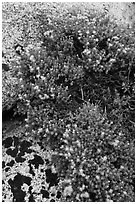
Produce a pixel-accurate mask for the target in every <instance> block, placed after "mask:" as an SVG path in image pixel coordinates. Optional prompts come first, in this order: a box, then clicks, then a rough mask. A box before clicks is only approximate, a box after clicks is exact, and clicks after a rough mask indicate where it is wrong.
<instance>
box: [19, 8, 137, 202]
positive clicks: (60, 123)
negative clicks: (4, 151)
mask: <svg viewBox="0 0 137 204" xmlns="http://www.w3.org/2000/svg"><path fill="white" fill-rule="evenodd" d="M63 8H64V7H63ZM53 11H54V9H53ZM53 11H52V12H51V11H50V10H49V11H48V9H45V10H43V13H41V11H40V10H38V12H37V13H36V14H35V13H33V18H34V19H36V21H35V22H36V24H35V23H34V24H35V34H36V35H35V36H37V39H36V43H35V45H34V44H33V45H30V44H29V32H25V35H27V37H26V39H28V43H26V46H24V52H22V54H21V59H20V71H19V73H18V76H19V80H20V83H21V88H20V90H19V102H18V112H19V113H22V112H23V113H25V114H27V117H26V136H29V135H31V136H33V137H35V138H37V139H38V140H42V142H43V144H44V145H45V146H49V147H50V148H51V149H52V150H54V155H53V164H54V165H56V168H57V169H58V172H59V174H60V177H63V178H65V179H66V180H67V179H68V180H69V181H70V180H71V183H70V185H71V186H68V185H67V184H65V183H64V182H66V180H65V181H64V182H62V184H61V188H62V189H63V190H64V196H65V197H66V198H64V199H66V200H67V201H111V200H113V201H131V199H132V198H133V197H134V179H133V176H134V166H133V163H134V153H133V151H134V149H132V150H133V151H132V152H130V156H129V155H127V153H128V152H129V151H130V144H132V145H131V146H132V148H133V146H134V143H133V141H134V101H135V99H134V82H135V79H134V73H135V55H134V54H135V53H134V52H135V50H134V30H132V29H129V28H126V27H123V26H120V25H119V26H118V25H117V24H116V22H115V20H114V19H110V18H109V16H108V15H106V14H104V13H96V12H95V11H94V10H88V9H87V10H84V13H83V10H82V9H79V11H78V12H75V9H74V10H73V9H70V11H69V12H66V10H63V9H62V13H60V14H58V13H56V12H55V13H54V12H53ZM50 12H51V13H54V15H51V13H50ZM36 28H37V29H38V32H37V33H36ZM97 104H98V105H97ZM99 107H100V108H99ZM117 121H118V122H117ZM124 154H125V155H124ZM123 155H124V156H123ZM57 161H59V162H57ZM129 164H131V165H129ZM62 165H63V170H62V169H61V167H62ZM127 177H128V179H127ZM64 186H66V187H67V190H65V189H66V188H64ZM72 189H73V190H74V191H73V190H72ZM124 192H126V193H124ZM67 194H68V196H67ZM70 195H72V196H70ZM131 197H132V198H131ZM132 200H133V199H132Z"/></svg>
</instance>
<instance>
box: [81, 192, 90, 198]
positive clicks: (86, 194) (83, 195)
mask: <svg viewBox="0 0 137 204" xmlns="http://www.w3.org/2000/svg"><path fill="white" fill-rule="evenodd" d="M81 197H83V198H89V194H88V192H85V193H82V194H81Z"/></svg>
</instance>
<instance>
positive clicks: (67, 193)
mask: <svg viewBox="0 0 137 204" xmlns="http://www.w3.org/2000/svg"><path fill="white" fill-rule="evenodd" d="M72 192H73V188H72V186H67V187H66V188H65V189H64V196H65V197H66V196H71V194H72Z"/></svg>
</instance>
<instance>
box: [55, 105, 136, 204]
mask: <svg viewBox="0 0 137 204" xmlns="http://www.w3.org/2000/svg"><path fill="white" fill-rule="evenodd" d="M62 138H63V140H62V145H61V147H60V148H59V149H58V151H57V152H56V153H54V156H53V163H55V165H56V168H57V169H58V171H59V172H60V176H61V177H64V176H65V178H66V180H64V181H62V183H61V188H62V189H64V188H65V186H66V181H67V180H68V181H70V183H69V184H71V187H72V189H73V191H72V192H71V196H67V197H66V198H67V201H75V202H76V201H77V202H78V201H92V202H95V201H99V202H105V201H121V202H122V201H124V200H128V197H130V196H131V197H132V196H133V194H132V193H133V188H134V187H133V186H134V185H131V183H132V184H133V180H134V179H133V178H134V166H133V165H132V164H133V163H132V162H133V161H134V153H133V152H134V150H132V151H130V144H129V141H128V140H127V137H126V134H125V133H124V132H123V129H122V127H120V125H118V124H117V123H116V124H115V123H113V122H112V121H109V120H108V119H107V117H106V115H105V114H101V113H100V111H99V108H98V107H97V106H94V105H91V104H90V103H87V104H84V106H83V107H82V108H79V110H77V112H76V113H75V114H71V115H70V116H69V123H68V124H67V125H66V129H65V131H64V133H63V136H62ZM63 142H64V143H63ZM127 152H129V154H130V156H129V155H127ZM61 158H62V159H61ZM60 159H61V164H60V162H59V160H60ZM56 161H57V162H56ZM130 165H131V166H130ZM64 166H65V168H64ZM62 167H63V168H62ZM129 172H130V173H129ZM126 175H128V176H129V177H128V182H129V183H128V182H127V177H126ZM126 189H129V192H128V191H127V190H126ZM118 195H119V196H118Z"/></svg>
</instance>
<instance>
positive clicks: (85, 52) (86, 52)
mask: <svg viewBox="0 0 137 204" xmlns="http://www.w3.org/2000/svg"><path fill="white" fill-rule="evenodd" d="M83 53H84V54H86V55H89V54H90V53H91V51H90V50H89V49H85V50H84V51H83Z"/></svg>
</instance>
